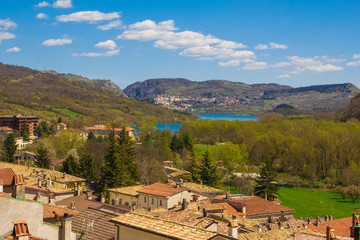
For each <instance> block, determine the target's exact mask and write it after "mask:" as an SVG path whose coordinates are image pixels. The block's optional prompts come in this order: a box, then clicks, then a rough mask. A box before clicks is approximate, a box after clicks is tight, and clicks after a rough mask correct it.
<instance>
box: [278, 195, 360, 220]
mask: <svg viewBox="0 0 360 240" xmlns="http://www.w3.org/2000/svg"><path fill="white" fill-rule="evenodd" d="M280 201H281V205H284V206H287V207H291V208H294V209H296V212H295V214H294V216H295V217H297V218H300V217H303V218H308V217H310V216H311V217H313V218H316V217H317V216H320V217H324V216H325V215H333V216H334V217H335V218H344V217H350V216H351V214H352V213H353V212H354V210H355V209H359V208H360V205H359V200H357V201H356V202H355V203H352V201H351V200H350V199H343V198H342V196H341V194H340V193H337V192H335V191H324V190H320V189H316V192H311V189H305V188H280Z"/></svg>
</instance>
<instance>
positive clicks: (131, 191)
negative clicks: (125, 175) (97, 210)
mask: <svg viewBox="0 0 360 240" xmlns="http://www.w3.org/2000/svg"><path fill="white" fill-rule="evenodd" d="M142 188H144V185H136V186H130V187H122V188H111V189H109V191H110V192H116V193H121V194H126V195H130V196H137V195H139V193H138V192H137V191H138V190H140V189H142Z"/></svg>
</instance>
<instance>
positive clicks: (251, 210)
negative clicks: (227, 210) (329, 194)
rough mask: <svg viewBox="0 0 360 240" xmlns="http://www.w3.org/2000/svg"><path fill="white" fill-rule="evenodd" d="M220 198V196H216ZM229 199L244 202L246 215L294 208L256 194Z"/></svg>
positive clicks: (278, 211) (290, 210) (288, 210)
mask: <svg viewBox="0 0 360 240" xmlns="http://www.w3.org/2000/svg"><path fill="white" fill-rule="evenodd" d="M217 198H221V197H217ZM222 198H224V197H222ZM230 200H231V201H236V202H242V203H246V204H247V205H246V215H247V216H250V215H261V214H268V213H280V212H281V211H284V212H292V211H295V209H292V208H288V207H285V206H282V205H279V204H277V203H276V202H271V201H268V200H265V199H263V198H260V197H257V196H247V197H239V198H231V199H230Z"/></svg>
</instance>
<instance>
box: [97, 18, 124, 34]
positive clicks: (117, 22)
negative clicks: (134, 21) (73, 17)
mask: <svg viewBox="0 0 360 240" xmlns="http://www.w3.org/2000/svg"><path fill="white" fill-rule="evenodd" d="M121 27H122V21H121V20H119V19H118V20H115V21H112V22H109V23H108V24H105V25H100V26H97V27H96V28H98V29H101V30H104V31H106V30H110V29H113V28H121Z"/></svg>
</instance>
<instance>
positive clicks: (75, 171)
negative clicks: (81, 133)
mask: <svg viewBox="0 0 360 240" xmlns="http://www.w3.org/2000/svg"><path fill="white" fill-rule="evenodd" d="M61 171H62V172H66V173H68V174H70V175H74V176H79V164H78V163H77V162H76V161H75V158H74V156H73V155H69V156H68V157H67V158H66V160H65V161H64V162H63V164H62V166H61Z"/></svg>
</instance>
